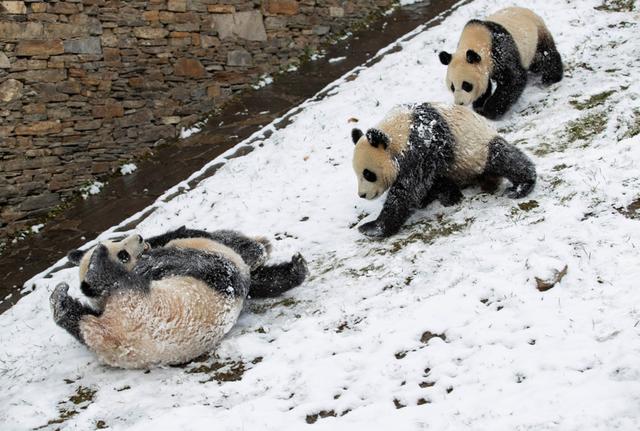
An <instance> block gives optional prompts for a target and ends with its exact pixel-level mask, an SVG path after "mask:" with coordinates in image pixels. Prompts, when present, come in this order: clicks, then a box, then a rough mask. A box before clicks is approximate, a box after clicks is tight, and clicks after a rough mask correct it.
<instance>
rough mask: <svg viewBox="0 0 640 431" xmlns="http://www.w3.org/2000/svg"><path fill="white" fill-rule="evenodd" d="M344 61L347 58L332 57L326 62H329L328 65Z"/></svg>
mask: <svg viewBox="0 0 640 431" xmlns="http://www.w3.org/2000/svg"><path fill="white" fill-rule="evenodd" d="M346 59H347V57H333V58H330V59H329V60H328V61H329V63H339V62H341V61H344V60H346Z"/></svg>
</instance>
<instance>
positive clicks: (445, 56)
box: [438, 51, 451, 66]
mask: <svg viewBox="0 0 640 431" xmlns="http://www.w3.org/2000/svg"><path fill="white" fill-rule="evenodd" d="M438 57H440V63H442V64H444V65H445V66H447V65H448V64H449V63H451V54H449V53H448V52H447V51H440V54H438Z"/></svg>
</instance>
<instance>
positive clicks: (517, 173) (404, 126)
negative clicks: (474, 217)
mask: <svg viewBox="0 0 640 431" xmlns="http://www.w3.org/2000/svg"><path fill="white" fill-rule="evenodd" d="M351 136H352V140H353V143H354V144H355V149H354V154H353V169H354V171H355V173H356V176H357V179H358V194H359V196H360V197H361V198H364V199H375V198H377V197H378V196H380V195H382V194H383V193H384V192H385V191H386V190H389V193H388V194H387V197H386V200H385V202H384V205H383V207H382V211H381V212H380V215H379V216H378V218H377V219H376V220H374V221H371V222H368V223H365V224H363V225H361V226H359V230H360V231H361V232H362V233H364V234H365V235H368V236H372V237H386V236H390V235H393V234H395V233H396V232H397V231H398V230H399V229H400V228H401V226H402V225H403V224H404V222H405V221H406V220H407V218H408V217H409V216H410V215H411V214H412V212H413V211H414V210H415V209H416V208H423V207H425V206H426V205H428V204H429V203H430V202H432V201H434V200H435V199H439V200H440V202H441V203H442V204H443V205H453V204H456V203H458V202H459V201H460V200H461V199H462V193H461V192H460V188H461V187H465V186H467V185H472V184H473V183H477V182H478V183H487V184H489V185H492V184H495V185H497V181H499V179H500V177H504V178H507V179H508V180H509V181H510V182H511V186H510V187H509V188H507V190H506V192H505V193H506V195H507V196H508V197H510V198H514V199H517V198H521V197H523V196H526V195H527V194H529V193H530V192H531V190H533V188H534V186H535V183H536V169H535V166H534V164H533V162H532V161H531V160H530V159H529V158H528V157H527V156H526V155H525V154H524V153H523V152H522V151H520V150H519V149H518V148H516V147H515V146H513V145H511V144H509V143H508V142H507V141H506V140H505V139H504V138H502V137H501V136H499V135H498V134H497V132H496V131H495V130H494V129H493V128H492V127H491V126H489V124H488V123H487V121H486V120H485V119H483V118H482V117H480V116H479V115H477V114H475V113H474V112H473V111H471V110H470V109H469V108H466V107H464V106H458V105H451V106H449V105H441V104H436V103H423V104H418V105H400V106H397V107H395V108H393V109H392V110H391V111H390V112H389V113H388V114H387V115H386V116H385V118H384V119H383V120H382V121H381V122H380V123H378V125H377V126H376V127H374V128H371V129H369V130H367V132H366V133H363V132H362V131H361V130H360V129H353V130H352V132H351Z"/></svg>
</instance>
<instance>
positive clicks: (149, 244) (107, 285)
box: [50, 227, 308, 368]
mask: <svg viewBox="0 0 640 431" xmlns="http://www.w3.org/2000/svg"><path fill="white" fill-rule="evenodd" d="M270 250H271V246H270V244H269V242H268V241H267V240H266V239H264V238H249V237H246V236H244V235H242V234H240V233H238V232H235V231H229V230H223V231H215V232H206V231H201V230H193V229H186V228H184V227H182V228H180V229H177V230H175V231H172V232H168V233H166V234H163V235H160V236H157V237H154V238H150V239H149V240H148V241H146V242H145V241H144V239H143V238H142V237H141V236H140V235H131V236H129V237H127V238H125V239H123V240H121V241H103V242H102V243H100V244H98V245H97V246H94V247H92V248H90V249H89V250H87V251H82V250H73V251H71V252H70V253H69V256H68V257H69V260H70V261H71V262H73V263H76V264H78V265H79V272H80V290H81V291H82V293H83V294H84V295H85V297H86V298H87V300H88V301H89V302H90V303H91V307H89V306H86V305H84V304H82V303H81V302H80V301H78V300H77V299H75V298H73V297H71V296H70V295H69V294H68V290H69V286H68V285H67V284H66V283H61V284H59V285H58V286H57V287H56V288H55V290H54V292H53V293H52V294H51V298H50V302H51V309H52V312H53V318H54V321H55V322H56V324H58V325H59V326H61V327H62V328H64V329H65V330H67V332H69V333H70V334H71V335H73V336H74V337H75V338H76V339H78V340H79V341H80V342H81V343H83V344H85V345H86V346H87V347H88V348H89V349H90V350H92V351H93V352H94V353H95V354H96V355H97V356H98V358H99V359H100V360H101V361H102V362H104V363H106V364H109V365H112V366H115V367H121V368H148V367H151V366H156V365H168V364H180V363H185V362H188V361H189V360H191V359H193V358H196V357H198V356H200V355H202V354H204V353H206V352H209V351H211V350H212V349H213V348H214V347H215V346H216V344H217V343H218V342H219V341H220V339H221V338H222V337H223V336H224V335H225V334H226V333H227V332H228V331H229V330H230V329H231V327H232V326H233V325H234V324H235V322H236V320H237V318H238V315H239V314H240V312H241V310H242V307H243V304H244V301H245V298H246V297H247V296H248V295H250V296H252V297H269V296H276V295H278V294H280V293H282V292H284V291H286V290H289V289H291V288H293V287H295V286H298V285H299V284H300V283H302V281H303V280H304V279H305V277H306V275H307V273H308V271H307V265H306V262H305V260H304V259H303V258H302V256H301V255H300V254H296V255H295V256H293V258H292V259H291V261H290V262H284V263H281V264H276V265H266V260H267V259H268V257H269V252H270Z"/></svg>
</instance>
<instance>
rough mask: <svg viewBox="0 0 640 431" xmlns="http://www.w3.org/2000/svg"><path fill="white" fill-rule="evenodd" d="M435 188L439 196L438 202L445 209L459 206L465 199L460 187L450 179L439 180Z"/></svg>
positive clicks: (435, 183)
mask: <svg viewBox="0 0 640 431" xmlns="http://www.w3.org/2000/svg"><path fill="white" fill-rule="evenodd" d="M433 187H434V189H435V192H436V193H437V195H438V200H439V201H440V203H441V204H442V205H443V206H445V207H450V206H453V205H457V204H459V203H460V202H461V201H462V198H463V197H464V195H463V194H462V192H461V191H460V187H458V185H457V184H456V183H455V182H454V181H453V180H451V179H449V178H445V177H442V178H439V179H438V180H437V181H435V182H434V185H433Z"/></svg>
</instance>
